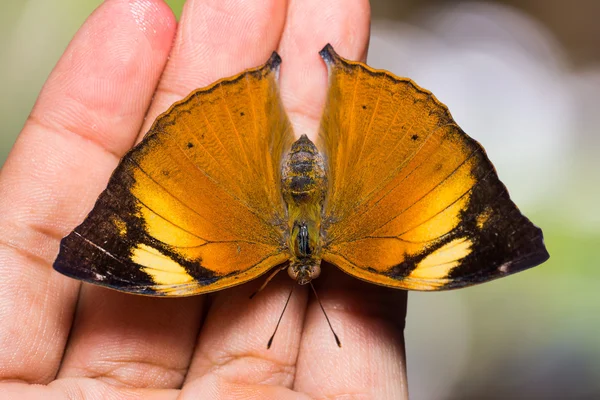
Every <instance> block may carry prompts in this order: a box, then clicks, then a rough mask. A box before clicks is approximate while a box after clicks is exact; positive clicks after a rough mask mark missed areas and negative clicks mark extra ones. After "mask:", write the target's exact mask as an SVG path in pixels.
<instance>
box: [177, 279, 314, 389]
mask: <svg viewBox="0 0 600 400" xmlns="http://www.w3.org/2000/svg"><path fill="white" fill-rule="evenodd" d="M260 283H262V282H252V283H250V284H247V285H243V286H241V287H239V288H236V289H232V290H227V291H224V292H222V293H219V294H217V295H216V296H215V300H214V303H213V304H212V306H211V308H210V311H209V314H208V316H207V319H206V321H205V324H204V326H203V327H202V332H201V335H200V339H199V343H198V348H197V349H196V352H195V355H194V360H193V362H192V364H191V366H190V370H189V372H188V377H187V380H186V381H187V382H193V381H195V380H198V379H200V380H201V381H203V382H206V383H207V384H209V383H210V382H213V379H215V378H220V379H223V380H225V381H227V382H231V383H236V384H245V385H256V384H261V385H270V386H286V387H292V385H293V380H294V375H295V372H296V371H295V364H296V358H297V355H298V347H299V344H300V338H301V333H302V323H303V319H304V311H305V309H306V291H305V290H304V288H302V287H298V286H296V287H295V288H294V293H293V294H292V297H291V298H290V302H289V304H288V306H287V309H286V311H285V314H284V315H283V318H282V320H281V324H280V326H279V329H278V331H277V334H276V336H275V338H274V339H273V343H272V346H271V348H270V349H267V343H268V341H269V338H270V337H271V335H272V334H273V330H274V329H275V326H276V325H277V320H278V319H279V317H280V316H281V313H282V310H283V308H284V305H285V302H286V299H287V297H288V295H289V293H290V289H291V288H292V287H293V286H295V285H296V283H295V282H294V281H292V280H291V279H290V278H289V277H288V276H287V274H285V273H280V274H279V275H278V276H277V277H276V278H275V279H273V280H272V281H271V282H270V283H269V285H267V287H266V288H265V289H264V290H263V291H261V292H260V293H258V294H257V295H256V297H254V298H253V299H252V300H250V299H249V296H250V295H251V294H252V293H253V292H254V291H255V290H256V289H257V288H258V287H259V284H260ZM186 386H187V384H186Z"/></svg>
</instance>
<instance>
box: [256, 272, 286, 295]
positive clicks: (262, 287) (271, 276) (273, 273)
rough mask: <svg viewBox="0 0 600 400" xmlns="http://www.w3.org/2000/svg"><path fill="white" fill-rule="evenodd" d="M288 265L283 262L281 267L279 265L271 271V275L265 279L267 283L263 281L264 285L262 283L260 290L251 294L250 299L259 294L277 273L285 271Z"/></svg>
mask: <svg viewBox="0 0 600 400" xmlns="http://www.w3.org/2000/svg"><path fill="white" fill-rule="evenodd" d="M287 267H288V266H287V264H283V265H282V266H281V267H279V268H277V269H276V270H275V271H273V272H272V273H271V275H269V277H268V278H267V279H266V280H265V283H263V284H262V285H260V287H259V288H258V290H257V291H256V292H254V293H252V294H251V295H250V299H252V298H253V297H254V296H256V295H257V294H258V292H260V291H261V290H263V289H264V288H265V287H266V286H267V284H268V283H269V282H271V279H273V278H275V275H277V274H278V273H279V272H281V271H283V270H284V269H286V268H287Z"/></svg>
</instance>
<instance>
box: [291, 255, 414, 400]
mask: <svg viewBox="0 0 600 400" xmlns="http://www.w3.org/2000/svg"><path fill="white" fill-rule="evenodd" d="M323 271H324V274H323V275H324V276H323V277H322V278H319V279H318V280H317V281H316V282H315V283H316V290H317V293H318V294H319V297H320V299H321V302H322V303H323V307H324V308H325V311H326V312H327V315H328V316H329V318H330V320H331V324H332V326H333V329H335V332H336V333H337V334H338V336H339V338H340V340H341V342H342V347H341V348H338V347H337V346H336V345H335V341H334V340H333V338H332V336H331V333H330V332H329V326H328V325H327V322H326V320H325V318H324V316H323V312H322V311H321V308H320V306H319V305H318V303H317V302H316V301H314V298H313V299H311V301H310V302H309V307H308V311H307V315H306V320H305V325H304V332H303V336H302V343H301V347H300V355H299V356H298V365H297V371H296V382H295V385H294V389H295V390H297V391H299V392H302V393H307V394H309V395H310V396H312V397H313V398H338V397H344V395H346V396H349V397H351V396H357V397H359V396H358V395H360V396H362V397H364V398H367V399H407V398H408V393H407V384H406V365H405V356H404V336H403V329H404V318H405V314H406V292H405V291H403V290H396V289H390V288H383V287H380V286H376V285H373V284H370V283H366V282H362V281H359V280H358V279H355V278H353V277H350V276H348V275H346V274H344V273H343V272H341V271H339V270H337V268H335V267H334V266H333V265H328V264H326V265H324V268H323Z"/></svg>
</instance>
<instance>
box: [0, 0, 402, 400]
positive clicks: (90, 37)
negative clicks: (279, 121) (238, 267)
mask: <svg viewBox="0 0 600 400" xmlns="http://www.w3.org/2000/svg"><path fill="white" fill-rule="evenodd" d="M368 37H369V5H368V2H367V1H366V0H353V1H347V0H333V1H328V2H324V1H321V0H302V1H299V0H296V1H290V2H289V3H288V4H286V2H284V1H281V0H265V1H259V0H250V1H245V2H239V1H234V0H232V1H229V0H228V1H222V0H212V1H210V0H189V1H188V2H187V4H186V7H185V10H184V12H183V15H182V18H181V21H180V24H179V26H178V27H177V26H176V22H175V19H174V17H173V15H172V13H171V11H170V9H169V8H168V6H167V5H166V4H164V3H163V2H162V1H161V0H109V1H106V2H105V3H104V4H102V5H101V6H100V7H99V9H98V10H97V11H96V12H95V13H94V14H93V15H92V16H91V17H90V18H89V19H88V20H87V22H86V23H85V24H84V26H83V27H82V28H81V29H80V31H79V32H78V33H77V35H76V36H75V38H74V39H73V41H72V43H71V44H70V46H69V48H68V49H67V51H66V52H65V54H64V55H63V57H62V58H61V60H60V61H59V63H58V65H57V66H56V68H55V70H54V71H53V73H52V74H51V76H50V78H49V79H48V81H47V82H46V85H45V86H44V88H43V90H42V92H41V94H40V97H39V99H38V101H37V103H36V105H35V107H34V109H33V111H32V113H31V116H30V118H29V119H28V121H27V123H26V125H25V127H24V129H23V131H22V133H21V135H20V137H19V139H18V141H17V143H16V144H15V147H14V148H13V150H12V152H11V154H10V156H9V159H8V160H7V162H6V164H5V165H4V167H3V168H2V170H1V171H0V276H1V277H2V286H1V290H0V321H1V323H0V380H1V381H0V398H11V399H12V398H15V399H17V398H18V399H23V398H102V399H104V398H127V399H129V398H131V399H135V398H143V399H154V398H156V399H175V398H178V396H181V397H180V398H182V399H186V398H190V399H191V398H198V397H200V398H202V399H209V398H215V399H217V398H218V399H221V398H236V399H278V400H280V399H296V398H334V397H335V398H338V397H344V398H365V399H388V398H389V399H392V398H393V399H398V398H406V397H407V387H406V375H405V361H404V344H403V333H402V332H403V328H404V326H403V325H404V315H405V311H406V292H403V291H399V290H393V289H386V288H382V287H378V286H375V285H371V284H367V283H364V282H361V281H358V280H356V279H354V278H351V277H349V276H347V275H345V274H343V273H341V272H340V271H338V270H337V269H336V268H335V267H334V266H331V265H326V266H324V268H323V273H322V275H321V277H319V279H317V280H316V281H315V286H316V288H317V292H318V293H319V295H320V298H321V301H322V302H323V305H324V307H325V309H326V311H327V313H328V315H329V318H330V319H331V322H332V324H333V327H334V329H335V330H336V332H337V334H338V336H339V337H340V339H341V342H342V346H343V347H342V348H341V349H340V348H338V347H337V346H336V344H335V341H334V339H333V337H332V335H331V332H330V331H329V327H328V326H327V322H326V320H325V318H324V316H323V314H322V312H321V310H320V308H319V305H318V303H316V301H315V299H314V298H313V297H311V296H309V293H308V292H307V290H306V287H297V288H296V290H295V292H294V295H293V297H292V300H291V302H290V305H289V307H288V309H287V311H286V314H285V315H284V318H283V321H282V324H281V326H280V329H279V331H278V333H277V336H276V337H275V339H274V342H273V345H272V347H271V349H269V350H267V348H266V344H267V340H268V339H269V337H270V336H271V334H272V331H273V329H274V327H275V324H276V322H277V319H278V318H279V315H280V313H281V311H282V308H283V305H284V303H285V299H286V297H287V294H288V292H289V290H290V287H291V285H295V284H296V283H295V282H293V281H292V280H291V279H289V278H288V277H287V276H285V274H280V276H278V277H277V278H275V279H274V280H273V281H272V282H271V283H270V284H269V285H268V286H267V287H266V289H265V290H263V291H262V292H260V293H259V294H258V295H257V296H256V298H254V299H253V300H249V299H248V297H249V295H250V294H251V293H252V292H253V291H255V290H256V289H257V288H258V287H259V285H260V284H261V283H262V279H259V280H257V281H254V282H251V283H249V284H245V285H242V286H239V287H236V288H233V289H228V290H224V291H222V292H217V293H216V294H214V295H212V296H195V297H190V298H181V299H166V298H149V297H141V296H135V295H128V294H123V293H120V292H116V291H111V290H108V289H104V288H101V287H96V286H92V285H82V284H81V283H80V282H78V281H75V280H72V279H69V278H66V277H64V276H62V275H60V274H58V273H57V272H55V271H54V270H53V269H52V262H53V261H54V258H55V257H56V254H57V253H58V245H59V241H60V239H61V238H62V237H63V236H65V235H66V234H67V233H69V232H70V231H71V230H72V229H73V228H74V227H75V226H76V225H77V224H79V223H80V222H81V221H82V220H83V219H84V217H85V216H86V214H87V213H88V212H89V210H90V209H91V207H92V205H93V204H94V201H95V199H96V198H97V196H98V194H99V193H100V192H101V191H102V190H103V189H104V187H105V186H106V183H107V181H108V178H109V176H110V174H111V172H112V170H113V169H114V168H115V167H116V165H117V163H118V161H119V159H120V157H122V156H123V154H124V153H125V152H126V151H127V150H128V149H129V148H130V147H131V146H132V145H133V144H134V143H135V141H136V140H137V141H139V140H140V139H141V137H142V136H143V134H144V133H145V132H146V131H147V130H148V129H149V127H150V125H151V124H152V122H153V121H154V119H155V118H156V117H157V116H158V115H159V114H160V113H161V112H162V111H164V110H166V109H167V108H168V107H169V106H170V105H171V104H172V103H173V102H175V101H177V100H179V99H181V98H183V97H185V96H186V95H187V94H188V93H189V92H190V91H192V90H193V89H196V88H198V87H202V86H206V85H208V84H210V83H212V82H214V81H215V80H217V79H219V78H222V77H227V76H231V75H234V74H236V73H239V72H241V71H242V70H243V69H246V68H249V67H255V66H258V65H261V64H262V63H264V62H265V61H266V60H267V59H268V58H269V55H270V54H271V52H272V51H273V50H274V49H277V51H278V52H279V54H280V55H281V56H282V59H283V64H282V69H281V78H280V83H281V93H282V98H283V101H284V103H285V105H286V108H287V111H288V115H289V117H290V119H291V121H292V123H293V124H294V127H295V131H296V135H300V134H302V133H307V134H309V136H311V135H312V137H314V134H315V133H316V131H317V128H318V123H319V118H320V115H321V111H322V107H323V104H324V99H325V93H326V87H327V76H326V69H325V66H324V64H323V62H322V60H321V59H320V58H319V56H318V51H319V50H320V49H321V48H322V47H323V46H324V45H325V44H326V43H328V42H329V43H331V44H332V45H333V46H334V48H335V49H336V51H338V52H339V54H341V55H343V56H344V57H347V58H349V59H355V60H364V58H365V56H366V48H367V44H368ZM38 384H42V385H38Z"/></svg>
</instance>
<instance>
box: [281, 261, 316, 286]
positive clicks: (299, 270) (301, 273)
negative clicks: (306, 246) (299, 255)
mask: <svg viewBox="0 0 600 400" xmlns="http://www.w3.org/2000/svg"><path fill="white" fill-rule="evenodd" d="M320 274H321V261H315V260H313V259H310V258H308V259H301V260H297V261H296V262H292V263H291V264H290V266H289V267H288V275H289V276H290V278H292V279H293V280H295V281H296V282H298V284H299V285H306V284H307V283H309V282H310V281H312V280H313V279H315V278H317V277H318V276H319V275H320Z"/></svg>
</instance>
